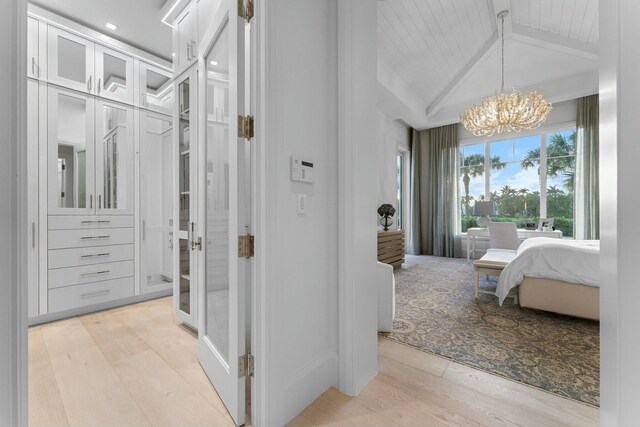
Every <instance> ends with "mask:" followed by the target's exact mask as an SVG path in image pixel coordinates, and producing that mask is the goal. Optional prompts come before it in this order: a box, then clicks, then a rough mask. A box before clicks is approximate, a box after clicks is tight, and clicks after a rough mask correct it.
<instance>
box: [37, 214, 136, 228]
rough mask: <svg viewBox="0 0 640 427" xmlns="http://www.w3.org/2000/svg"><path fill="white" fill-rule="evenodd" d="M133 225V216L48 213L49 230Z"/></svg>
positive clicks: (127, 226) (126, 226)
mask: <svg viewBox="0 0 640 427" xmlns="http://www.w3.org/2000/svg"><path fill="white" fill-rule="evenodd" d="M129 227H133V216H132V215H123V216H104V215H103V216H100V215H98V216H96V215H49V230H91V229H96V228H129Z"/></svg>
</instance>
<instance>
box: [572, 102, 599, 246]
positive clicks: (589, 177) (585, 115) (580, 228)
mask: <svg viewBox="0 0 640 427" xmlns="http://www.w3.org/2000/svg"><path fill="white" fill-rule="evenodd" d="M598 111H599V106H598V95H592V96H587V97H584V98H580V99H578V112H577V117H576V175H575V225H574V228H575V233H574V235H575V238H576V239H599V238H600V227H599V224H600V210H599V204H600V199H599V196H598V186H599V178H598V174H599V170H598V169H599V160H600V157H599V137H598V128H599V112H598Z"/></svg>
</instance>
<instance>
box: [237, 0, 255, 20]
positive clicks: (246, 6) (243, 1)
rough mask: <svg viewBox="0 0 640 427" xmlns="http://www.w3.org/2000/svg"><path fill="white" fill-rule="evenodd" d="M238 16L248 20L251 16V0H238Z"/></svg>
mask: <svg viewBox="0 0 640 427" xmlns="http://www.w3.org/2000/svg"><path fill="white" fill-rule="evenodd" d="M238 16H239V17H241V18H244V20H245V21H247V22H250V21H251V18H253V0H238Z"/></svg>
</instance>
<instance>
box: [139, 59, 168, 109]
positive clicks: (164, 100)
mask: <svg viewBox="0 0 640 427" xmlns="http://www.w3.org/2000/svg"><path fill="white" fill-rule="evenodd" d="M140 68H141V75H140V81H141V87H142V88H143V89H144V90H143V91H142V94H141V95H142V106H143V107H145V108H148V109H149V110H153V111H158V112H161V113H166V114H171V113H172V112H173V100H174V97H173V82H172V81H171V74H170V73H168V72H166V71H164V70H161V69H159V68H156V67H153V66H152V65H148V64H145V63H143V62H141V63H140Z"/></svg>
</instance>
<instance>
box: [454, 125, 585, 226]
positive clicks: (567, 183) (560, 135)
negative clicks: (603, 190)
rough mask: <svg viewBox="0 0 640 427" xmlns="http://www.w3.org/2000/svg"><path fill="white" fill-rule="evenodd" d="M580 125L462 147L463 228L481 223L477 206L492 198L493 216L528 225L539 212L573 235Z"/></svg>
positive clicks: (536, 219)
mask: <svg viewBox="0 0 640 427" xmlns="http://www.w3.org/2000/svg"><path fill="white" fill-rule="evenodd" d="M575 139H576V132H575V129H567V130H561V131H556V132H547V133H542V134H539V135H532V136H525V137H521V138H513V139H505V140H501V141H492V142H486V143H480V144H471V145H464V146H462V147H461V148H460V213H461V218H462V224H461V225H462V231H463V232H465V231H466V230H467V229H468V228H470V227H474V226H476V218H475V217H473V216H472V215H473V206H474V204H475V202H476V201H478V200H493V201H494V202H495V204H496V210H497V212H496V215H494V216H492V220H493V221H511V222H515V223H516V224H517V225H518V227H522V228H524V227H525V225H526V223H527V222H536V223H537V221H538V219H539V218H540V217H543V218H554V225H555V227H556V229H559V230H562V233H563V235H564V236H566V237H572V236H573V200H574V191H573V189H574V175H575Z"/></svg>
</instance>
